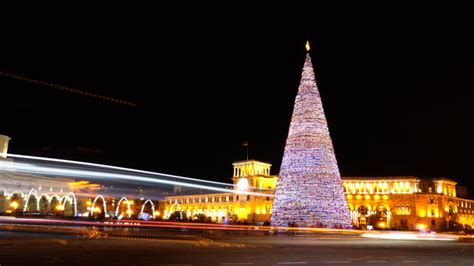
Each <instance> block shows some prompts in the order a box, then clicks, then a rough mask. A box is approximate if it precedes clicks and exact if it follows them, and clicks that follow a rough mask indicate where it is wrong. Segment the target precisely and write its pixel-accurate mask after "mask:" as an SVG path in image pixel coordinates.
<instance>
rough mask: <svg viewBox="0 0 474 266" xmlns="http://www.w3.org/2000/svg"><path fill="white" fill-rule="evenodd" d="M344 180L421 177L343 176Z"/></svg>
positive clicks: (412, 177) (415, 177) (411, 177)
mask: <svg viewBox="0 0 474 266" xmlns="http://www.w3.org/2000/svg"><path fill="white" fill-rule="evenodd" d="M341 178H342V179H343V180H386V179H394V180H395V179H420V178H419V177H417V176H343V177H341Z"/></svg>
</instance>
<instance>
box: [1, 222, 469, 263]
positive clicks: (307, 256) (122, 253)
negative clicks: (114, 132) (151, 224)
mask: <svg viewBox="0 0 474 266" xmlns="http://www.w3.org/2000/svg"><path fill="white" fill-rule="evenodd" d="M120 230H121V232H122V233H123V234H121V233H120V232H118V234H95V233H85V234H83V235H77V234H65V233H64V232H63V233H44V232H43V233H27V232H18V231H12V230H7V231H0V264H1V265H2V266H4V265H42V264H48V265H51V264H65V265H117V264H119V265H228V266H230V265H334V264H336V265H337V264H350V265H474V243H473V242H462V241H461V242H459V241H423V240H415V241H413V240H411V241H408V240H404V241H401V240H375V239H366V238H360V237H358V236H338V235H290V236H289V235H279V236H274V235H265V234H246V233H225V232H212V233H211V232H200V233H197V232H179V231H177V232H173V231H167V232H164V233H163V232H162V231H161V230H146V231H144V230H141V231H139V233H137V232H138V231H128V232H127V230H125V229H120Z"/></svg>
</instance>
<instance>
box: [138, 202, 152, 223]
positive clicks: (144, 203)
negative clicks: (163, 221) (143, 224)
mask: <svg viewBox="0 0 474 266" xmlns="http://www.w3.org/2000/svg"><path fill="white" fill-rule="evenodd" d="M147 202H149V203H150V204H151V211H152V217H153V219H155V204H154V203H153V201H151V199H147V200H146V201H145V202H143V205H142V209H141V211H140V214H143V211H144V210H145V205H146V203H147Z"/></svg>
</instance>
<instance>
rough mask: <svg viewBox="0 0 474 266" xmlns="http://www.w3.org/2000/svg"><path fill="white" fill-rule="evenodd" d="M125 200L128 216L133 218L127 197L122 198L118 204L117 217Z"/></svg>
mask: <svg viewBox="0 0 474 266" xmlns="http://www.w3.org/2000/svg"><path fill="white" fill-rule="evenodd" d="M123 200H125V201H126V202H127V215H128V218H130V217H132V210H131V209H130V201H128V199H127V198H126V197H122V198H121V199H120V200H119V202H118V203H117V209H116V210H115V216H118V212H119V210H120V206H121V204H122V201H123Z"/></svg>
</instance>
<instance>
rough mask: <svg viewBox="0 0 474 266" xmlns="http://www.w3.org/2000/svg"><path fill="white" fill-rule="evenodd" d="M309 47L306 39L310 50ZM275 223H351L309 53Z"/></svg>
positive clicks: (343, 225) (348, 225)
mask: <svg viewBox="0 0 474 266" xmlns="http://www.w3.org/2000/svg"><path fill="white" fill-rule="evenodd" d="M309 49H310V47H309V43H308V42H307V43H306V51H308V52H309ZM271 223H272V225H274V226H291V225H296V226H304V227H337V228H351V227H352V223H351V217H350V213H349V208H348V206H347V201H346V198H345V195H344V191H343V187H342V182H341V176H340V173H339V168H338V166H337V161H336V156H335V154H334V149H333V145H332V140H331V137H330V135H329V129H328V125H327V121H326V116H325V114H324V110H323V105H322V102H321V97H320V94H319V91H318V88H317V85H316V80H315V75H314V70H313V65H312V63H311V57H310V55H309V53H307V54H306V61H305V63H304V67H303V73H302V76H301V81H300V86H299V88H298V94H297V96H296V100H295V106H294V110H293V116H292V118H291V123H290V130H289V133H288V138H287V140H286V146H285V151H284V155H283V161H282V165H281V168H280V177H279V180H278V183H277V187H276V191H275V200H274V202H273V210H272V217H271Z"/></svg>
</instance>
